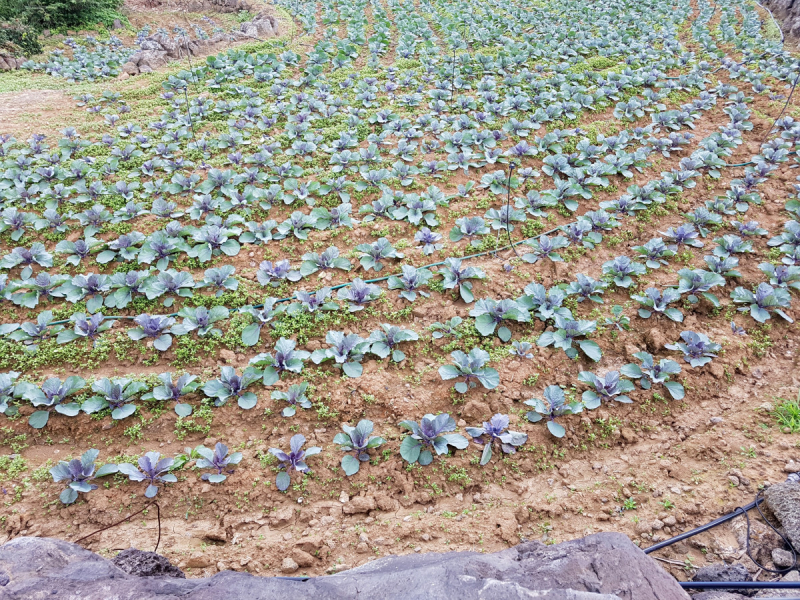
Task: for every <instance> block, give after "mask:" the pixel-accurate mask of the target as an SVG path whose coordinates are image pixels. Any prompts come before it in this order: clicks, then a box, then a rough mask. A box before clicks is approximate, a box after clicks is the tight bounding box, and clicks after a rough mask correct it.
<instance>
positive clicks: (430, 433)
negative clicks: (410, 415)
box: [400, 413, 469, 467]
mask: <svg viewBox="0 0 800 600" xmlns="http://www.w3.org/2000/svg"><path fill="white" fill-rule="evenodd" d="M400 428H401V429H407V430H409V431H410V433H409V434H408V435H407V436H406V437H405V438H404V439H403V441H402V442H401V444H400V456H401V457H403V460H405V461H406V462H408V463H409V464H414V463H416V462H419V464H420V465H422V466H423V467H424V466H426V465H429V464H431V463H432V462H433V452H436V454H437V455H442V454H447V452H448V446H452V447H453V448H456V449H457V450H464V449H465V448H466V447H467V446H469V440H467V438H465V437H464V436H463V435H461V434H458V433H448V432H450V431H455V429H456V422H455V420H454V419H453V417H451V416H450V415H448V414H447V413H442V414H439V415H435V416H434V415H431V414H427V415H425V416H423V417H422V420H421V421H420V422H419V423H417V422H416V421H400Z"/></svg>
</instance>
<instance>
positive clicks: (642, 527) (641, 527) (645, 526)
mask: <svg viewBox="0 0 800 600" xmlns="http://www.w3.org/2000/svg"><path fill="white" fill-rule="evenodd" d="M634 530H635V531H636V533H638V534H639V535H642V534H644V533H650V532H651V531H653V524H652V523H648V522H647V521H639V522H638V523H637V524H636V526H635V527H634Z"/></svg>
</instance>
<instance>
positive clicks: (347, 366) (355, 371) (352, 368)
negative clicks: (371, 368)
mask: <svg viewBox="0 0 800 600" xmlns="http://www.w3.org/2000/svg"><path fill="white" fill-rule="evenodd" d="M342 371H344V374H345V375H347V376H348V377H351V378H353V379H355V378H357V377H361V373H363V372H364V367H363V365H362V364H361V363H357V362H347V363H344V365H342Z"/></svg>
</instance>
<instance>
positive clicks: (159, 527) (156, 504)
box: [73, 501, 161, 552]
mask: <svg viewBox="0 0 800 600" xmlns="http://www.w3.org/2000/svg"><path fill="white" fill-rule="evenodd" d="M150 506H155V507H156V514H157V516H158V540H157V541H156V547H155V548H153V552H156V551H157V550H158V546H159V544H160V543H161V507H160V506H159V505H158V503H157V502H155V501H153V502H148V503H147V504H145V505H144V506H143V507H142V509H141V510H138V511H136V512H135V513H133V514H132V515H128V516H127V517H125V518H124V519H120V520H119V521H117V522H116V523H112V524H111V525H107V526H106V527H102V528H100V529H98V530H97V531H93V532H92V533H90V534H88V535H85V536H83V537H82V538H78V539H77V540H75V541H74V542H73V544H77V543H78V542H82V541H83V540H85V539H87V538H90V537H92V536H93V535H96V534H98V533H100V532H101V531H106V530H107V529H111V528H112V527H116V526H117V525H121V524H122V523H124V522H125V521H130V520H131V519H132V518H133V517H135V516H136V515H140V514H142V513H143V512H144V511H145V510H147V509H148V508H149V507H150Z"/></svg>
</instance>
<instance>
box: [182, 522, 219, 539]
mask: <svg viewBox="0 0 800 600" xmlns="http://www.w3.org/2000/svg"><path fill="white" fill-rule="evenodd" d="M188 535H189V536H190V537H193V538H198V539H201V540H209V541H212V542H227V541H228V535H227V533H225V530H224V529H223V528H222V527H221V526H220V525H219V523H217V522H216V521H195V522H194V523H192V528H191V529H190V530H189V532H188Z"/></svg>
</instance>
